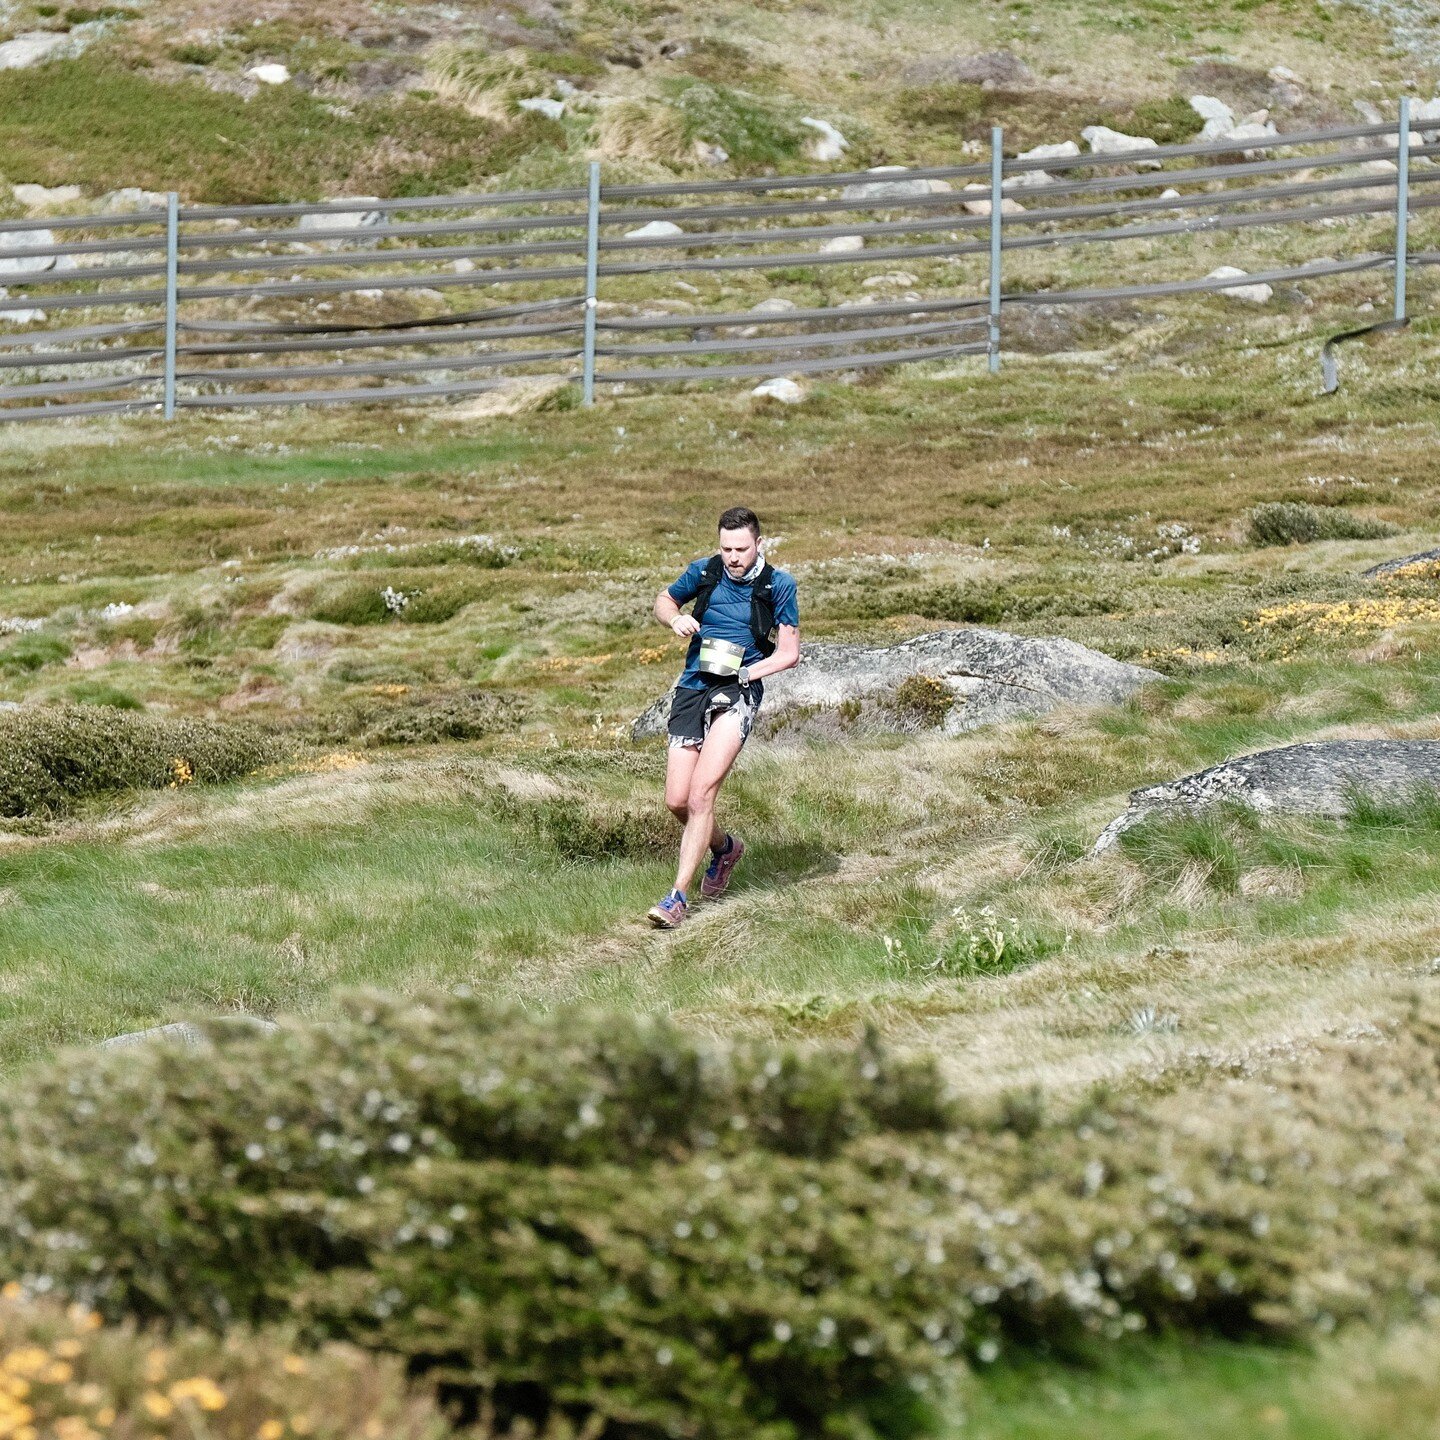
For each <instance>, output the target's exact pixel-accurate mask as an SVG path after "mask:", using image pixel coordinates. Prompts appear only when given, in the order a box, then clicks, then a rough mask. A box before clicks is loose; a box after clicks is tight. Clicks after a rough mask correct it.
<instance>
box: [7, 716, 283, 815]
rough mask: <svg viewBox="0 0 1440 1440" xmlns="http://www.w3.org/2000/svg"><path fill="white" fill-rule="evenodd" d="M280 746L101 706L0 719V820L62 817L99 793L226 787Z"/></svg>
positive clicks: (240, 730) (248, 734)
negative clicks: (194, 785) (197, 785)
mask: <svg viewBox="0 0 1440 1440" xmlns="http://www.w3.org/2000/svg"><path fill="white" fill-rule="evenodd" d="M285 753H286V747H285V746H284V744H283V743H282V742H281V741H279V740H277V739H275V738H274V737H271V736H267V735H264V734H262V733H261V732H259V731H256V730H252V729H249V728H247V727H245V726H240V725H224V724H219V723H216V722H212V721H206V720H171V719H163V718H161V717H158V716H153V715H144V714H131V713H128V712H126V711H124V710H115V709H112V708H108V707H104V708H102V707H98V706H97V707H90V706H77V707H72V706H54V707H45V708H40V707H34V708H30V707H27V708H24V709H21V710H12V711H7V712H5V713H4V714H0V816H5V817H18V816H22V815H63V814H64V813H65V812H66V811H68V810H69V809H70V808H71V807H72V806H73V804H74V802H75V801H77V800H79V799H81V798H83V797H85V796H88V795H98V794H103V793H105V792H106V791H113V790H128V789H149V790H163V789H165V788H167V787H175V788H178V787H179V786H181V785H188V784H190V783H192V782H194V781H211V782H213V781H220V780H233V779H235V778H236V777H237V776H240V775H246V774H248V773H250V772H251V771H252V770H256V769H258V768H259V767H260V766H262V765H266V764H269V763H271V762H273V761H276V760H279V759H281V758H283V756H284V755H285Z"/></svg>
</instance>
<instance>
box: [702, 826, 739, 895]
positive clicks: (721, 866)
mask: <svg viewBox="0 0 1440 1440" xmlns="http://www.w3.org/2000/svg"><path fill="white" fill-rule="evenodd" d="M725 838H726V839H727V840H728V841H729V842H730V846H729V849H727V850H722V851H721V852H720V853H719V854H718V855H715V856H712V857H711V860H710V868H709V869H708V870H706V872H705V878H704V879H703V880H702V881H701V882H700V893H701V894H702V895H703V896H704V897H705V898H706V899H707V900H718V899H719V898H720V896H722V895H723V894H724V893H725V889H726V887H727V886H728V885H729V884H730V874H731V872H732V871H733V870H734V869H735V867H736V866H737V865H738V864H739V863H740V857H741V856H742V855H743V854H744V853H745V842H744V841H743V840H742V839H741V838H740V837H739V836H738V835H727V836H726V837H725Z"/></svg>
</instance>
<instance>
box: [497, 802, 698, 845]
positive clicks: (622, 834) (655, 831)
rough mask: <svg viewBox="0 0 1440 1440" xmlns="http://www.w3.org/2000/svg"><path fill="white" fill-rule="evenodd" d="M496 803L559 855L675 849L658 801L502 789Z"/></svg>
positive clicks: (672, 825)
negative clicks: (521, 795) (522, 793)
mask: <svg viewBox="0 0 1440 1440" xmlns="http://www.w3.org/2000/svg"><path fill="white" fill-rule="evenodd" d="M499 808H500V809H501V811H502V812H503V813H504V814H505V815H506V816H507V817H508V818H510V819H512V820H515V821H518V822H519V823H520V824H522V825H524V826H526V828H528V829H529V830H530V831H531V832H532V833H533V834H535V835H536V836H537V837H538V838H539V839H540V840H541V841H543V842H544V843H545V844H546V845H549V846H550V847H551V848H552V849H553V850H554V851H555V853H556V854H557V855H559V856H560V857H561V858H562V859H564V860H575V861H595V860H653V859H655V858H657V857H658V856H661V855H667V854H670V853H671V852H672V851H673V850H674V849H675V844H676V838H677V833H678V832H677V827H676V825H675V822H674V820H673V819H672V818H671V816H670V814H669V812H668V811H666V810H663V809H662V808H661V807H660V806H658V805H655V804H638V805H637V804H636V803H635V802H633V801H628V800H616V799H611V798H609V797H607V796H603V795H597V796H587V795H583V794H566V795H557V796H546V797H541V798H528V797H527V798H525V799H520V798H518V797H515V796H512V795H510V794H509V792H505V794H504V795H503V796H502V797H501V798H500V799H499Z"/></svg>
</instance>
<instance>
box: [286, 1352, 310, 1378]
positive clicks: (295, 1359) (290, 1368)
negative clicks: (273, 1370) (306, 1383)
mask: <svg viewBox="0 0 1440 1440" xmlns="http://www.w3.org/2000/svg"><path fill="white" fill-rule="evenodd" d="M280 1364H281V1365H282V1366H283V1367H284V1369H285V1373H286V1374H287V1375H303V1374H304V1373H305V1371H306V1370H307V1369H309V1366H307V1365H306V1364H305V1361H304V1360H303V1359H302V1358H301V1357H300V1356H299V1355H287V1356H286V1357H285V1358H284V1359H283V1360H282V1361H281V1362H280Z"/></svg>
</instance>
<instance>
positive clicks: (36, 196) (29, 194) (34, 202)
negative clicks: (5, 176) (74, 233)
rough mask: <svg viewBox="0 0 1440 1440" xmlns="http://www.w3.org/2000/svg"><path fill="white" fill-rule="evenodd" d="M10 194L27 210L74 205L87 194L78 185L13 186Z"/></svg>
mask: <svg viewBox="0 0 1440 1440" xmlns="http://www.w3.org/2000/svg"><path fill="white" fill-rule="evenodd" d="M10 193H11V194H12V195H14V197H15V198H16V199H17V200H18V201H19V202H20V203H21V204H22V205H23V206H24V207H25V208H26V209H27V210H51V209H54V207H55V206H57V205H73V204H74V203H75V202H76V201H77V200H79V199H81V198H82V197H83V196H84V194H85V192H84V191H83V190H82V189H81V188H80V187H79V186H78V185H13V186H11V189H10Z"/></svg>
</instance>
